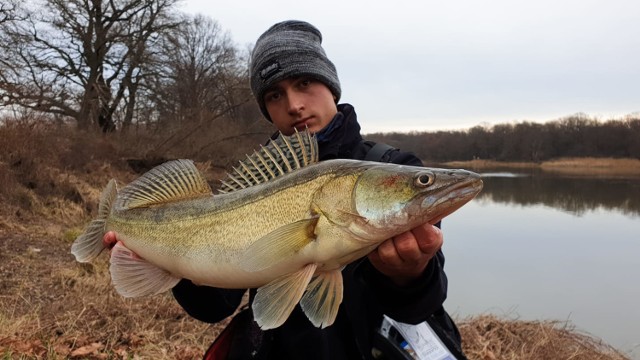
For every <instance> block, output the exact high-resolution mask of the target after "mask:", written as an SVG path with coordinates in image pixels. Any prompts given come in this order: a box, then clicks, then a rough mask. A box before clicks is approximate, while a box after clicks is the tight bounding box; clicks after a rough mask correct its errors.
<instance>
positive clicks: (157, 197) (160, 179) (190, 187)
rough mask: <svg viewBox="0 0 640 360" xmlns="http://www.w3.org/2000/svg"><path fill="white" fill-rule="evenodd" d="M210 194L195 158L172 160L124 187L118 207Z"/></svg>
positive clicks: (131, 206) (130, 206) (125, 207)
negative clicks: (194, 160) (192, 159)
mask: <svg viewBox="0 0 640 360" xmlns="http://www.w3.org/2000/svg"><path fill="white" fill-rule="evenodd" d="M211 195H212V192H211V187H210V186H209V184H208V183H207V181H206V179H205V178H204V177H203V176H202V175H201V174H200V171H198V169H197V168H196V166H195V164H194V163H193V161H191V160H173V161H169V162H166V163H164V164H162V165H159V166H156V167H155V168H153V169H151V170H149V171H148V172H146V173H145V174H144V175H142V176H141V177H139V178H138V179H136V180H135V181H133V182H132V183H131V184H129V185H127V186H126V187H125V188H124V189H122V191H121V192H120V194H119V196H118V203H117V204H116V207H117V208H121V209H132V208H139V207H147V206H151V205H158V204H163V203H167V202H173V201H178V200H187V199H194V198H199V197H204V196H211Z"/></svg>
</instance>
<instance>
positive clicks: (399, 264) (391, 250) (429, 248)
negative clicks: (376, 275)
mask: <svg viewBox="0 0 640 360" xmlns="http://www.w3.org/2000/svg"><path fill="white" fill-rule="evenodd" d="M442 242H443V237H442V231H440V229H438V228H437V227H435V226H433V225H431V224H429V223H425V224H422V225H420V226H418V227H416V228H414V229H411V230H409V231H406V232H403V233H402V234H399V235H396V236H394V237H393V238H391V239H388V240H386V241H385V242H383V243H382V244H380V246H378V248H377V249H376V250H374V251H373V252H371V253H370V254H369V261H371V264H372V265H373V266H374V267H375V268H376V269H377V270H378V271H379V272H381V273H382V274H383V275H385V276H387V277H389V278H390V279H391V280H392V281H393V282H394V283H395V284H396V285H398V286H405V285H408V284H410V283H411V282H412V281H413V280H416V279H418V278H419V277H420V276H421V275H422V273H423V272H424V270H425V268H426V267H427V264H428V263H429V261H430V260H431V258H433V257H434V256H435V254H436V252H438V250H440V248H441V247H442Z"/></svg>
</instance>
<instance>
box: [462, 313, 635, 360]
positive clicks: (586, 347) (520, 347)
mask: <svg viewBox="0 0 640 360" xmlns="http://www.w3.org/2000/svg"><path fill="white" fill-rule="evenodd" d="M459 327H460V332H461V334H462V339H463V348H464V350H465V353H466V355H467V356H468V357H469V358H470V359H478V360H494V359H503V360H511V359H513V360H546V359H548V360H557V359H572V360H625V359H628V358H627V357H626V356H625V355H624V354H622V353H620V352H619V351H617V350H616V349H614V348H612V347H611V346H609V345H607V344H604V343H602V342H601V341H599V340H597V339H594V338H593V337H591V336H589V335H587V334H582V333H580V332H578V331H576V330H575V328H574V327H572V326H571V325H570V324H569V323H567V322H562V321H551V320H547V321H523V320H513V319H500V318H498V317H496V316H493V315H480V316H475V317H472V318H469V319H466V320H463V321H460V322H459Z"/></svg>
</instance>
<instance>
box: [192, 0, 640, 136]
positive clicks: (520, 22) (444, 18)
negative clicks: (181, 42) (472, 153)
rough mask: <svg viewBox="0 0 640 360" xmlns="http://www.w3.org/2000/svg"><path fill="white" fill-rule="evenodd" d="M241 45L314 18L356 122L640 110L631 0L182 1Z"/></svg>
mask: <svg viewBox="0 0 640 360" xmlns="http://www.w3.org/2000/svg"><path fill="white" fill-rule="evenodd" d="M182 10H183V11H185V12H187V13H194V14H195V13H201V14H203V15H206V16H209V17H211V18H213V19H215V20H217V21H218V23H219V24H220V25H221V26H222V28H223V29H225V30H227V31H228V32H229V33H230V35H231V37H232V38H233V40H234V41H235V42H236V43H237V44H238V45H239V46H241V47H246V46H250V45H252V44H253V43H254V42H255V41H256V39H257V38H258V37H259V36H260V34H262V32H264V31H265V30H266V29H267V28H269V27H270V26H271V25H273V24H274V23H276V22H279V21H282V20H287V19H299V20H305V21H308V22H310V23H312V24H314V25H315V26H316V27H318V28H319V29H320V31H321V32H322V34H323V46H324V48H325V50H326V52H327V55H328V56H329V58H330V59H331V60H332V61H333V63H334V64H335V65H336V67H337V69H338V75H339V77H340V81H341V84H342V99H341V102H349V103H351V104H353V105H354V106H355V108H356V111H357V112H358V117H359V120H360V123H361V125H362V127H363V131H364V132H365V133H367V132H374V131H392V130H393V131H409V130H434V129H460V128H468V127H472V126H475V125H479V124H495V123H505V122H514V121H524V120H527V121H536V122H543V121H548V120H555V119H558V118H562V117H565V116H569V115H572V114H575V113H578V112H582V113H585V114H587V115H590V116H595V117H598V118H601V119H603V120H606V119H610V118H613V117H615V118H621V117H623V116H625V115H628V114H632V113H636V114H637V113H638V112H640V1H638V0H536V1H531V0H528V1H519V0H484V1H473V0H448V1H443V0H439V1H433V0H422V1H420V0H415V1H403V0H395V1H371V0H367V1H360V0H341V1H334V0H324V1H313V2H307V1H303V0H290V1H285V0H268V1H211V0H186V1H185V2H184V3H183V6H182Z"/></svg>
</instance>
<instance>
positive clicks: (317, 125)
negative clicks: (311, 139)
mask: <svg viewBox="0 0 640 360" xmlns="http://www.w3.org/2000/svg"><path fill="white" fill-rule="evenodd" d="M264 103H265V106H266V108H267V111H268V112H269V116H271V120H272V121H273V124H274V125H275V126H276V128H278V130H280V132H282V133H283V134H285V135H291V134H293V132H294V129H298V131H301V130H304V129H305V128H308V129H309V131H310V132H311V133H316V132H318V131H320V130H322V129H324V128H325V126H327V125H328V124H329V123H330V122H331V120H332V119H333V117H334V116H335V115H336V113H337V112H338V108H337V107H336V103H335V100H334V97H333V94H332V93H331V90H329V88H328V87H327V86H326V85H324V84H323V83H322V82H320V81H318V80H315V79H313V78H309V77H297V78H289V79H284V80H281V81H279V82H278V83H277V84H275V85H274V86H273V87H272V88H270V89H269V90H267V92H266V93H265V94H264Z"/></svg>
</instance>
